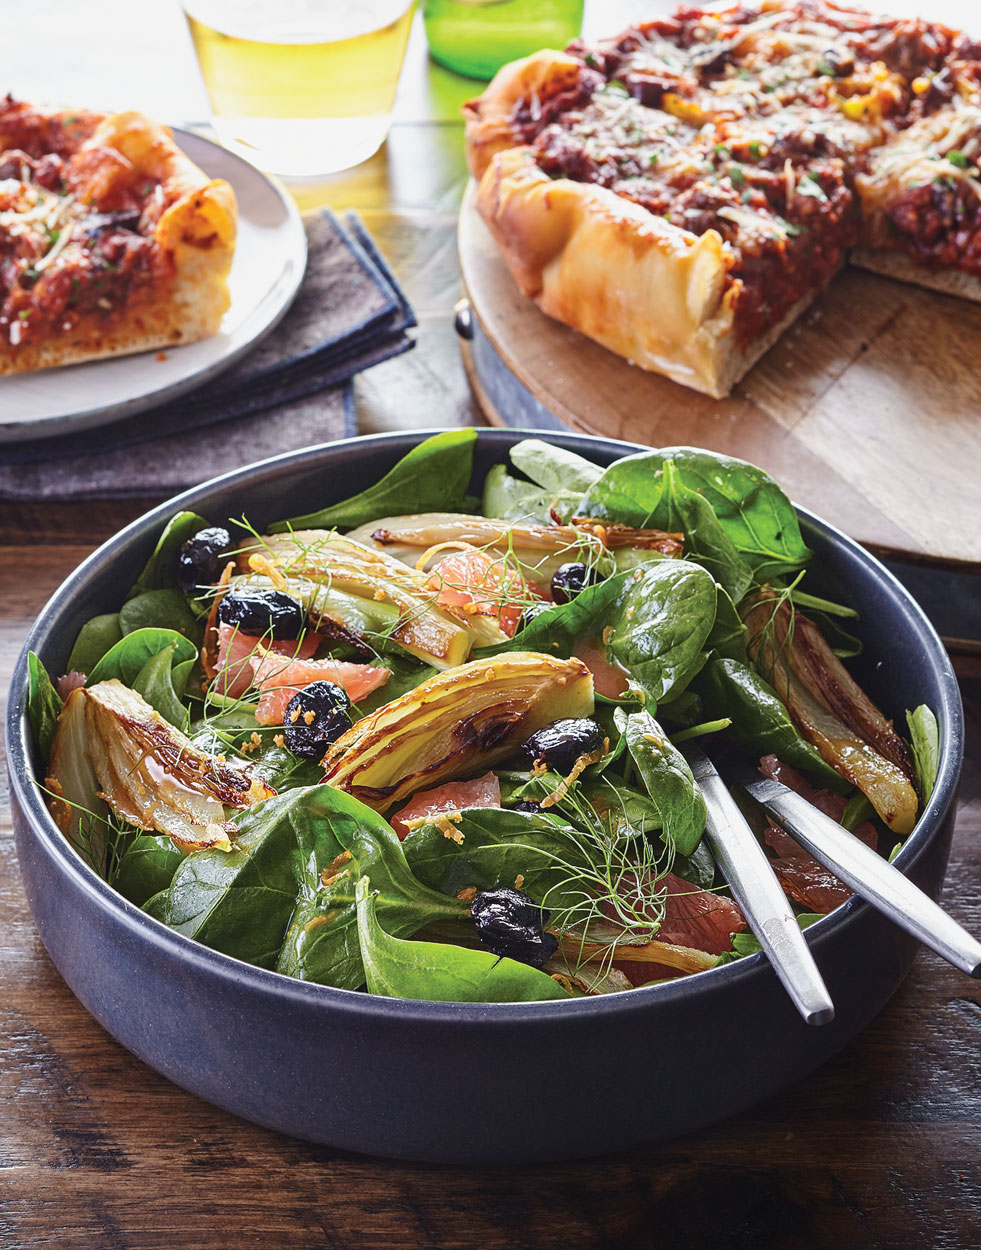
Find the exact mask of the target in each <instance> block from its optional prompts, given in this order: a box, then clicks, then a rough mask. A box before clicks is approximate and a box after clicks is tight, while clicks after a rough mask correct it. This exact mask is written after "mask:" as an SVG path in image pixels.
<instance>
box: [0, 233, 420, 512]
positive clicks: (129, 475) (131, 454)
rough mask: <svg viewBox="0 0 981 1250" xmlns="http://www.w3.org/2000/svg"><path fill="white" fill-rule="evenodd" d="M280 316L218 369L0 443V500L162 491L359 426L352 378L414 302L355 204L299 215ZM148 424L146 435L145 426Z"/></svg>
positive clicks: (409, 317)
mask: <svg viewBox="0 0 981 1250" xmlns="http://www.w3.org/2000/svg"><path fill="white" fill-rule="evenodd" d="M305 225H306V229H307V239H308V244H309V260H308V264H307V272H306V275H305V277H304V279H303V284H302V286H301V287H300V291H299V294H298V295H297V298H296V300H295V302H294V304H293V305H292V307H291V308H290V310H289V312H287V314H286V316H285V317H284V318H283V320H282V321H281V322H280V323H279V325H278V326H277V327H276V328H275V330H273V331H272V332H271V333H270V334H269V335H268V336H267V337H266V338H265V339H263V340H262V342H260V343H258V344H257V345H256V347H255V348H254V350H253V351H251V352H249V353H248V354H247V355H246V356H245V357H244V358H243V359H242V360H241V361H239V362H238V364H236V365H235V366H234V367H233V368H231V369H229V371H228V372H227V373H223V374H222V375H221V376H220V377H219V378H217V379H215V380H214V381H212V382H209V383H207V384H205V385H204V386H202V387H200V388H199V389H198V390H196V391H193V392H191V393H190V394H188V395H183V396H181V397H180V398H179V399H177V400H174V401H172V402H171V403H168V404H165V405H163V406H161V407H159V408H155V409H153V410H151V411H148V412H142V413H140V414H138V415H137V416H136V417H131V418H127V419H124V420H122V421H117V422H114V423H113V424H111V425H107V426H103V427H101V428H98V429H95V430H86V431H84V432H82V433H80V434H74V435H70V436H68V437H65V438H51V439H37V440H34V441H31V442H25V443H17V444H14V445H11V446H6V447H4V448H2V449H0V499H45V498H54V497H57V498H59V499H78V498H86V497H88V498H126V497H134V496H139V495H147V494H154V495H168V494H173V493H174V492H176V491H178V490H183V489H184V488H185V487H188V486H193V485H195V484H197V483H198V482H201V481H204V480H206V479H207V478H210V477H215V476H216V475H218V474H220V473H226V472H228V471H229V470H231V469H235V468H238V467H239V466H240V465H243V464H248V463H250V462H251V461H253V460H261V459H263V458H264V457H266V456H273V455H276V454H277V453H279V452H284V451H293V450H295V449H296V448H299V447H307V446H310V445H311V444H313V443H323V442H330V441H331V440H333V439H336V438H346V437H349V436H350V435H352V434H354V433H355V432H356V428H355V413H354V399H353V392H352V386H351V379H352V378H353V377H354V375H355V374H356V373H360V372H361V371H362V370H363V369H368V368H370V367H371V366H372V365H376V364H378V363H380V362H381V361H383V360H388V359H389V358H391V357H392V356H397V355H399V354H400V353H402V352H404V351H407V350H408V349H409V348H410V347H412V346H413V343H414V340H413V339H412V337H411V336H410V335H409V333H408V331H409V330H411V328H412V327H413V326H414V325H415V324H416V320H415V317H414V315H413V313H412V309H411V308H410V307H409V304H408V302H407V300H406V298H405V296H404V295H403V294H402V291H401V290H400V289H399V285H398V283H397V282H396V280H395V278H394V276H393V275H392V273H391V270H390V269H389V268H388V265H387V264H386V263H385V261H384V259H383V258H382V256H381V255H380V253H379V252H378V250H377V248H376V247H375V244H374V242H373V240H372V239H371V236H370V235H369V234H368V232H367V231H366V230H365V228H364V226H363V225H362V224H361V222H360V221H359V220H358V218H357V216H356V215H355V214H354V213H348V214H347V216H346V218H345V220H344V221H343V222H342V221H341V220H339V219H338V218H337V217H336V216H335V215H334V214H333V213H331V212H330V211H329V210H324V211H323V212H320V213H316V214H314V215H313V216H311V217H309V218H307V219H306V222H305ZM148 430H151V431H152V432H153V433H152V437H150V438H148V437H147V431H148Z"/></svg>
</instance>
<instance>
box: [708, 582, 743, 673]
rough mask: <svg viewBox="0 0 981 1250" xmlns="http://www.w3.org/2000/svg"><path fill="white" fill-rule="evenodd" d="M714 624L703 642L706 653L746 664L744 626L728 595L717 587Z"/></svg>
mask: <svg viewBox="0 0 981 1250" xmlns="http://www.w3.org/2000/svg"><path fill="white" fill-rule="evenodd" d="M717 591H718V597H717V599H716V605H715V624H714V625H713V626H712V632H711V633H710V634H709V636H708V638H706V640H705V649H706V651H714V652H715V653H716V654H717V655H723V656H725V657H726V658H727V659H730V660H742V662H743V663H744V664H745V663H746V626H745V625H744V624H743V619H742V617H741V616H740V615H739V613H738V611H737V610H736V605H735V604H734V603H733V601H732V599H731V598H730V597H729V595H728V593H727V592H726V591H725V590H724V589H723V588H722V587H721V586H718V587H717Z"/></svg>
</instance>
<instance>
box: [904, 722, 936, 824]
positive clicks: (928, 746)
mask: <svg viewBox="0 0 981 1250" xmlns="http://www.w3.org/2000/svg"><path fill="white" fill-rule="evenodd" d="M906 723H907V725H909V732H910V739H911V741H912V746H913V762H914V763H915V764H916V783H917V787H918V789H919V791H920V798H921V799H922V800H923V802H924V803H925V802H926V801H927V799H928V798H929V797H930V795H931V794H932V793H933V787H934V786H935V785H936V784H937V771H938V769H939V767H940V726H939V725H938V724H937V718H936V716H934V714H933V712H932V711H931V710H930V709H929V708H928V707H927V705H926V704H925V703H921V704H920V706H919V707H917V708H914V709H913V711H912V712H907V713H906Z"/></svg>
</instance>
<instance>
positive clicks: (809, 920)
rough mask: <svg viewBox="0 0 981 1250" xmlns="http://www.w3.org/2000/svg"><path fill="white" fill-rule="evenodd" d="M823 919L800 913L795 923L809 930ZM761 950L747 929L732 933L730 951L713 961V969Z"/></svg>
mask: <svg viewBox="0 0 981 1250" xmlns="http://www.w3.org/2000/svg"><path fill="white" fill-rule="evenodd" d="M823 919H824V917H823V916H821V915H818V914H816V913H814V912H801V913H800V914H799V915H798V917H797V923H798V924H799V925H800V927H801V928H802V929H809V928H810V927H811V925H812V924H814V922H815V921H816V920H823ZM762 949H763V947H762V946H760V943H759V939H758V938H757V937H756V936H755V934H753V933H751V932H750V930H749V929H746V930H744V931H743V932H742V933H734V934H733V935H732V950H728V951H725V952H724V953H723V954H722V955H720V956H719V957H718V959H717V960H716V961H715V967H716V968H719V967H721V966H722V965H723V964H731V963H735V962H736V960H737V959H745V958H746V956H747V955H755V954H756V953H757V952H758V951H761V950H762Z"/></svg>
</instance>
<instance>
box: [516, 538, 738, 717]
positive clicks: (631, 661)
mask: <svg viewBox="0 0 981 1250" xmlns="http://www.w3.org/2000/svg"><path fill="white" fill-rule="evenodd" d="M715 612H716V591H715V584H714V582H713V581H712V578H711V577H710V576H709V575H708V573H706V572H705V570H704V569H702V568H700V567H699V565H697V564H691V563H689V561H687V560H658V561H655V562H654V563H652V564H645V565H643V566H642V567H641V568H639V569H636V570H634V571H633V573H631V574H628V575H627V577H626V580H625V582H624V588H623V592H622V594H621V595H620V596H619V598H618V600H617V603H616V607H615V611H614V612H613V614H612V615H611V617H610V619H609V621H608V622H607V623H606V626H605V627H604V628H603V629H602V630H601V631H600V637H601V639H603V643H604V645H605V647H606V649H607V650H608V651H609V653H610V655H611V657H612V658H613V659H614V660H615V661H616V662H617V663H618V664H620V666H621V667H623V668H625V669H626V670H627V671H628V672H629V673H630V674H631V675H632V676H633V678H634V680H635V681H636V682H637V684H638V685H639V686H640V687H641V688H642V689H643V690H644V691H645V693H646V694H647V696H648V697H649V698H651V699H653V700H654V701H655V703H661V702H663V701H664V700H665V699H667V698H668V697H671V698H676V697H677V696H678V695H679V694H680V693H681V692H682V691H683V690H684V688H685V686H686V685H687V684H688V682H689V681H691V679H692V677H694V675H695V674H696V673H697V672H698V670H699V669H700V668H701V666H702V664H703V663H704V656H703V654H702V648H703V647H704V645H705V641H706V639H707V638H708V636H709V634H710V632H711V630H712V626H713V625H714V623H715ZM544 615H545V614H543V616H544ZM539 619H542V618H539Z"/></svg>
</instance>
